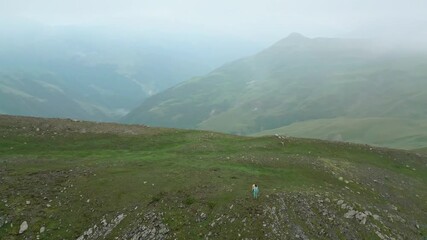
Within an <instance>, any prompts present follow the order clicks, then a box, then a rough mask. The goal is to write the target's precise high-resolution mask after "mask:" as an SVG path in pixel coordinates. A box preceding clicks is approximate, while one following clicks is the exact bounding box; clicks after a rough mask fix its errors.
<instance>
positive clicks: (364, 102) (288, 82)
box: [124, 34, 427, 147]
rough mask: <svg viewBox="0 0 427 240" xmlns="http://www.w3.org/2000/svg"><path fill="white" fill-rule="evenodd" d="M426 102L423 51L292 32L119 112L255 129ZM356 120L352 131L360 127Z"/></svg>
mask: <svg viewBox="0 0 427 240" xmlns="http://www.w3.org/2000/svg"><path fill="white" fill-rule="evenodd" d="M426 102H427V54H422V53H415V52H409V51H406V52H405V51H397V50H386V49H381V47H380V46H378V45H376V44H375V43H373V42H370V41H364V40H347V39H328V38H316V39H310V38H306V37H304V36H302V35H299V34H292V35H290V36H289V37H288V38H285V39H283V40H281V41H280V42H278V43H276V44H275V45H273V46H272V47H270V48H268V49H266V50H264V51H262V52H260V53H259V54H257V55H255V56H252V57H248V58H245V59H241V60H238V61H236V62H232V63H230V64H227V65H224V66H222V67H221V68H218V69H217V70H215V71H213V72H211V73H210V74H208V75H206V76H204V77H200V78H194V79H192V80H190V81H187V82H185V83H183V84H180V85H178V86H176V87H174V88H171V89H168V90H166V91H164V92H162V93H160V94H158V95H155V96H153V97H150V98H148V99H147V100H146V101H144V103H143V104H142V105H141V106H140V107H139V108H137V109H135V110H134V111H132V112H131V113H129V114H128V115H127V116H126V118H125V119H124V120H125V121H126V122H131V123H145V124H149V125H156V126H168V127H182V128H200V129H208V130H217V131H223V132H229V133H237V134H253V133H258V132H261V131H264V130H269V129H275V128H280V127H283V126H289V125H291V124H293V123H298V122H302V121H310V120H317V119H334V118H342V117H345V118H346V119H351V118H355V119H361V118H387V119H388V118H395V119H403V120H402V121H405V119H408V120H420V121H421V120H422V121H424V120H425V119H427V108H426V107H425V103H426ZM323 123H325V124H326V123H327V122H326V121H325V122H323ZM373 123H375V124H379V125H381V121H375V122H373ZM359 126H360V128H359V129H356V130H354V131H364V128H363V125H359ZM319 127H320V128H322V126H319ZM371 127H374V126H371ZM395 127H397V129H399V128H400V127H402V130H404V129H405V128H407V127H408V126H403V125H397V126H395ZM409 127H413V129H412V131H416V130H417V126H409ZM285 133H286V132H285ZM292 133H293V134H294V133H295V132H292ZM286 134H287V133H286ZM360 140H361V141H362V142H364V141H367V142H369V139H363V138H362V139H360ZM382 143H384V144H385V145H387V144H386V142H380V143H379V144H382ZM420 144H421V143H420ZM422 144H426V145H427V140H423V141H422ZM393 146H396V147H398V146H399V143H398V141H397V142H396V144H393Z"/></svg>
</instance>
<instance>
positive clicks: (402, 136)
mask: <svg viewBox="0 0 427 240" xmlns="http://www.w3.org/2000/svg"><path fill="white" fill-rule="evenodd" d="M274 134H287V135H291V136H297V137H306V138H319V139H327V140H333V141H347V142H356V143H369V144H374V145H377V146H387V147H394V148H406V149H413V148H420V147H423V146H426V145H427V144H426V143H427V121H424V120H410V119H401V118H360V119H359V118H333V119H316V120H308V121H302V122H297V123H293V124H290V125H288V126H284V127H281V128H276V129H271V130H266V131H262V132H259V133H257V134H256V135H257V136H262V135H274Z"/></svg>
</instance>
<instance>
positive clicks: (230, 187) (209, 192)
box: [0, 116, 427, 240]
mask: <svg viewBox="0 0 427 240" xmlns="http://www.w3.org/2000/svg"><path fill="white" fill-rule="evenodd" d="M0 166H1V167H0V183H1V184H0V193H1V195H0V239H78V240H86V239H390V240H391V239H396V240H398V239H402V240H403V239H425V237H426V236H427V201H426V199H427V178H426V176H427V158H426V156H425V154H424V153H422V152H418V153H417V152H408V151H400V150H392V149H383V148H374V147H370V146H367V145H354V144H349V143H339V142H325V141H318V140H309V139H306V140H301V139H294V138H288V137H284V136H279V135H277V136H272V137H264V138H243V137H236V136H230V135H222V134H217V133H209V132H200V131H197V132H196V131H187V130H185V131H184V130H175V129H157V128H150V127H146V126H137V125H132V126H127V125H118V124H111V123H90V122H80V121H75V120H61V119H39V118H22V117H11V116H0ZM254 181H256V182H257V183H258V184H259V185H260V189H261V196H260V198H259V199H256V200H255V199H252V198H251V196H250V192H249V188H250V186H251V184H252V183H253V182H254Z"/></svg>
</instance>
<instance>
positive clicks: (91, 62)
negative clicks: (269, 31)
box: [0, 22, 257, 121]
mask: <svg viewBox="0 0 427 240" xmlns="http://www.w3.org/2000/svg"><path fill="white" fill-rule="evenodd" d="M0 32H1V35H2V36H6V37H5V38H2V39H0V100H1V101H0V102H1V104H0V113H3V114H16V115H30V116H41V117H67V118H77V119H85V120H96V121H117V120H118V119H119V118H120V117H122V116H124V115H125V114H126V113H128V112H129V111H130V110H131V109H133V108H135V107H136V106H138V105H139V104H140V103H141V102H142V101H143V100H144V99H145V98H146V97H148V96H151V95H153V94H155V93H158V92H159V91H161V90H164V89H166V88H168V87H171V86H173V85H175V84H177V83H179V82H181V81H184V80H186V79H188V78H190V77H192V76H195V75H200V74H206V73H207V72H209V71H211V70H212V69H214V68H215V67H217V66H220V65H221V64H222V63H223V62H226V61H230V60H232V59H234V58H237V57H240V56H242V55H247V54H249V53H252V52H253V51H255V50H254V49H256V48H257V47H256V45H249V43H242V42H236V41H235V40H232V39H212V40H209V39H202V38H200V36H199V37H197V36H195V37H194V39H193V42H191V43H190V42H188V41H187V42H186V41H184V40H183V39H182V38H181V39H180V38H179V36H177V37H176V38H173V39H168V38H167V37H165V36H163V35H162V34H151V35H147V34H145V35H144V34H138V33H135V32H133V33H129V32H126V31H124V32H120V31H114V32H111V29H108V28H102V27H72V26H69V27H64V26H63V27H49V26H45V25H38V24H29V23H26V22H24V23H20V24H16V23H15V24H14V25H12V26H5V25H1V26H0ZM121 33H122V34H123V35H121ZM218 52H221V53H220V54H218Z"/></svg>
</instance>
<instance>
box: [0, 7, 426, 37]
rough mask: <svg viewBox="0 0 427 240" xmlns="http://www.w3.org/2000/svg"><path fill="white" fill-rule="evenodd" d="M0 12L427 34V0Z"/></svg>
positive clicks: (48, 18)
mask: <svg viewBox="0 0 427 240" xmlns="http://www.w3.org/2000/svg"><path fill="white" fill-rule="evenodd" d="M0 16H2V17H10V18H13V19H17V18H25V19H27V20H30V21H35V22H39V23H44V24H49V25H85V26H86V25H91V26H92V25H97V26H110V27H116V28H126V29H132V30H139V31H147V30H151V31H159V32H172V33H173V32H184V33H185V32H189V33H203V34H217V35H230V36H238V37H243V38H266V39H280V38H282V37H284V36H286V35H287V34H289V33H291V32H300V33H303V34H305V35H308V36H311V37H316V36H327V37H335V36H350V37H364V36H367V37H370V36H371V35H381V34H382V35H386V36H395V35H396V36H399V37H402V36H406V35H411V36H412V37H414V36H417V35H420V36H423V37H424V36H425V35H426V32H427V0H292V1H290V0H215V1H204V0H84V1H83V0H81V1H79V0H0Z"/></svg>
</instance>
